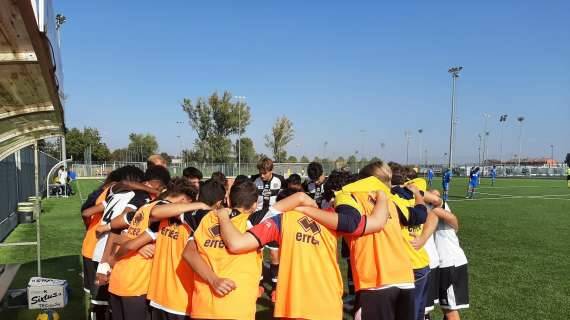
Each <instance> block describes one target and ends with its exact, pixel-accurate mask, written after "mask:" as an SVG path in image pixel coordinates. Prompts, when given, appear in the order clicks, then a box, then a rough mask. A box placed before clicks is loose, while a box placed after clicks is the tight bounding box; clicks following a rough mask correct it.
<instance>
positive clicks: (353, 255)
mask: <svg viewBox="0 0 570 320" xmlns="http://www.w3.org/2000/svg"><path fill="white" fill-rule="evenodd" d="M359 177H360V178H361V180H358V181H356V182H354V183H351V184H348V185H346V186H344V187H343V188H342V190H341V191H339V192H337V193H336V194H335V212H336V213H337V214H338V216H346V218H344V219H343V220H342V221H346V223H342V224H341V223H340V221H341V220H340V219H338V218H336V215H332V216H333V218H331V215H326V214H323V213H322V212H320V211H316V210H309V211H306V212H305V213H306V214H307V215H308V216H310V217H311V218H313V219H315V220H317V221H318V222H319V223H321V224H323V225H325V226H326V227H328V228H335V227H336V228H339V229H340V228H342V229H343V230H344V231H346V232H351V231H353V230H354V229H355V228H356V227H357V226H358V222H359V221H360V219H362V218H363V217H369V216H370V215H371V214H372V212H373V210H374V202H373V201H371V200H370V193H371V192H372V193H374V192H376V191H378V190H383V191H385V193H386V194H388V195H389V199H390V201H388V220H387V222H386V225H385V226H384V228H383V229H382V231H381V232H377V233H372V234H369V235H366V236H363V237H359V238H354V237H352V238H349V239H348V240H349V241H348V242H349V247H350V262H351V268H352V274H353V278H354V284H355V289H356V308H355V309H356V310H355V319H380V320H412V319H413V317H414V299H413V288H414V275H413V272H412V265H411V262H410V258H409V257H408V255H407V254H406V251H405V246H406V244H405V243H404V241H405V240H404V238H403V237H402V233H401V229H400V220H399V217H398V212H397V209H396V205H395V204H394V201H393V200H392V195H391V194H390V188H389V186H390V180H391V170H390V168H389V167H388V166H387V165H385V164H384V163H383V162H382V161H377V162H373V163H371V164H369V165H367V166H365V167H364V168H362V170H361V171H360V173H359ZM345 224H346V225H345Z"/></svg>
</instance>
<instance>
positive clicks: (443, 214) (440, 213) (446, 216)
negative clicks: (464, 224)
mask: <svg viewBox="0 0 570 320" xmlns="http://www.w3.org/2000/svg"><path fill="white" fill-rule="evenodd" d="M432 212H433V213H434V214H435V215H437V217H438V218H439V219H441V220H443V221H444V222H445V223H447V224H449V225H450V226H451V227H452V228H453V229H454V230H455V232H458V231H459V220H458V219H457V216H456V215H454V214H453V213H452V212H450V211H447V210H445V209H443V208H434V209H433V210H432Z"/></svg>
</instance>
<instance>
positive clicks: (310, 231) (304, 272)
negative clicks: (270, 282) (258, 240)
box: [273, 211, 343, 320]
mask: <svg viewBox="0 0 570 320" xmlns="http://www.w3.org/2000/svg"><path fill="white" fill-rule="evenodd" d="M273 219H278V220H280V223H281V256H280V260H281V264H280V267H279V282H277V291H276V293H277V295H276V303H275V313H274V316H275V317H276V318H299V319H301V318H302V319H322V320H325V319H341V318H342V293H343V285H342V278H341V274H340V270H339V267H338V263H337V245H338V239H337V236H336V233H335V232H333V231H330V230H328V229H327V228H325V227H323V226H322V225H320V224H319V223H317V222H316V221H314V220H312V219H310V218H309V217H307V216H305V215H303V214H301V213H299V212H296V211H291V212H287V213H284V214H282V215H280V216H277V217H275V218H273ZM307 284H310V285H307ZM300 292H302V294H299V293H300ZM307 302H311V303H307Z"/></svg>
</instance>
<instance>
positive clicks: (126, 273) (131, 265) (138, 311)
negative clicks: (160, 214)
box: [109, 178, 198, 320]
mask: <svg viewBox="0 0 570 320" xmlns="http://www.w3.org/2000/svg"><path fill="white" fill-rule="evenodd" d="M195 197H196V190H195V189H194V187H193V186H192V185H191V184H190V183H189V182H187V181H186V180H185V179H182V178H178V179H175V180H173V181H172V183H171V185H170V186H169V188H168V190H167V191H166V192H164V193H162V194H161V195H160V196H159V199H158V200H156V201H153V202H151V203H149V204H146V205H144V206H142V207H141V208H140V209H139V210H137V212H136V213H134V214H129V217H128V220H129V221H130V225H129V227H128V229H127V230H126V232H124V233H123V238H125V240H126V241H124V242H123V243H122V244H121V245H120V247H119V250H118V251H117V252H116V253H115V254H114V255H113V256H112V258H111V259H110V264H111V265H112V266H113V270H112V272H111V276H110V280H109V292H110V293H111V296H110V299H109V300H110V304H111V310H112V312H113V319H114V320H137V319H145V318H148V317H150V312H149V306H148V302H147V299H146V295H147V292H148V288H149V282H150V274H151V269H152V263H153V260H152V257H153V254H154V252H153V250H152V249H150V251H148V250H140V249H141V248H144V247H145V246H148V244H152V243H154V240H155V239H156V233H155V231H153V230H156V229H157V227H158V221H157V219H156V218H152V217H151V216H150V214H151V212H152V210H153V209H154V208H155V207H156V206H159V205H163V204H167V203H190V202H191V201H192V199H194V198H195ZM197 208H198V206H197ZM113 222H114V220H113V221H111V224H113ZM150 248H153V246H150ZM115 261H116V262H115Z"/></svg>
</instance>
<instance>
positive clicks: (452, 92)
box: [447, 74, 457, 170]
mask: <svg viewBox="0 0 570 320" xmlns="http://www.w3.org/2000/svg"><path fill="white" fill-rule="evenodd" d="M455 78H457V76H456V75H455V74H452V76H451V79H452V81H451V128H450V134H449V162H448V165H447V167H448V168H449V169H450V170H451V168H452V167H453V141H454V140H455V139H454V136H455Z"/></svg>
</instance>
